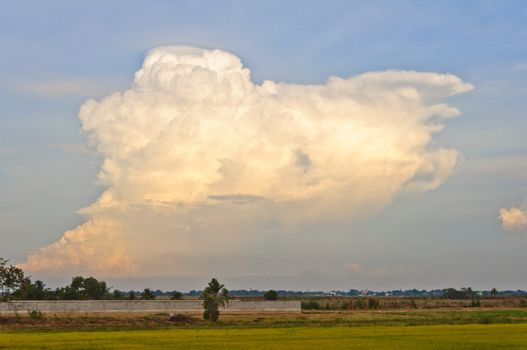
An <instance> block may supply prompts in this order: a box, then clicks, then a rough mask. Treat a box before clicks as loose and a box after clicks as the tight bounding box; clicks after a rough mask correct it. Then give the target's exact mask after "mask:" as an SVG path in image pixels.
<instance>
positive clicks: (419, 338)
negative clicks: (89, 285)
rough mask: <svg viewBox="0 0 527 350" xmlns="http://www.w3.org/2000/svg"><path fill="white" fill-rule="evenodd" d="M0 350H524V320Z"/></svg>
mask: <svg viewBox="0 0 527 350" xmlns="http://www.w3.org/2000/svg"><path fill="white" fill-rule="evenodd" d="M0 348H4V349H216V350H218V349H288V350H294V349H317V350H320V349H357V350H358V349H377V350H382V349H390V350H394V349H405V350H411V349H459V350H464V349H478V350H484V349H527V324H500V325H442V326H441V325H440V326H413V327H408V326H389V327H386V326H366V327H301V328H299V327H289V328H248V329H236V328H220V329H169V330H145V331H104V332H100V331H95V332H18V333H12V332H8V333H0Z"/></svg>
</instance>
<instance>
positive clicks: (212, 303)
mask: <svg viewBox="0 0 527 350" xmlns="http://www.w3.org/2000/svg"><path fill="white" fill-rule="evenodd" d="M201 297H202V298H203V308H204V309H205V311H204V312H203V318H204V319H206V320H211V321H212V322H217V321H218V319H219V318H220V306H223V307H224V306H225V303H228V302H229V291H228V290H227V288H225V286H224V285H223V284H220V282H218V280H217V279H215V278H213V279H211V280H210V282H209V284H208V286H207V287H206V288H205V289H204V290H203V293H201Z"/></svg>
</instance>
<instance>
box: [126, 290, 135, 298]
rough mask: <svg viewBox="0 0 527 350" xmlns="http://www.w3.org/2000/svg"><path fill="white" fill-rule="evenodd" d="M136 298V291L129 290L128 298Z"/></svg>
mask: <svg viewBox="0 0 527 350" xmlns="http://www.w3.org/2000/svg"><path fill="white" fill-rule="evenodd" d="M135 299H136V296H135V292H134V291H133V290H131V291H130V292H128V300H135Z"/></svg>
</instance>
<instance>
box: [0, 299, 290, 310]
mask: <svg viewBox="0 0 527 350" xmlns="http://www.w3.org/2000/svg"><path fill="white" fill-rule="evenodd" d="M32 310H38V311H41V312H47V313H62V312H167V313H177V312H201V311H203V307H202V306H201V300H56V301H55V300H53V301H48V300H35V301H13V302H9V303H5V302H3V303H0V312H9V313H11V312H15V311H18V312H27V311H32ZM271 311H272V312H300V301H293V300H277V301H241V300H231V301H229V303H228V305H227V306H226V307H225V309H224V312H255V313H256V312H271Z"/></svg>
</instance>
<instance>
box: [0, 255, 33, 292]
mask: <svg viewBox="0 0 527 350" xmlns="http://www.w3.org/2000/svg"><path fill="white" fill-rule="evenodd" d="M8 263H9V260H6V259H3V258H0V301H10V300H11V294H13V293H14V292H15V291H17V290H19V289H23V288H25V287H26V286H27V285H28V284H29V283H31V281H30V280H29V278H28V277H26V276H24V271H22V269H21V268H18V267H16V266H13V265H11V264H9V265H8Z"/></svg>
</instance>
